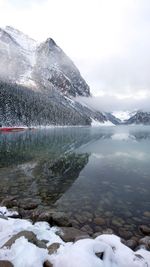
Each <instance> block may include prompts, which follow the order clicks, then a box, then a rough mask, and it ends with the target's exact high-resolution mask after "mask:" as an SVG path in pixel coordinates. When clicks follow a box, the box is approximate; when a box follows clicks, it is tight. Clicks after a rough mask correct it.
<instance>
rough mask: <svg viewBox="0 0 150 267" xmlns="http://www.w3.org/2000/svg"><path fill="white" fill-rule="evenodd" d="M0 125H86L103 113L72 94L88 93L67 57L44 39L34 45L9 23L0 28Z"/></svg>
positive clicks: (101, 119)
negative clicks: (84, 103)
mask: <svg viewBox="0 0 150 267" xmlns="http://www.w3.org/2000/svg"><path fill="white" fill-rule="evenodd" d="M0 58H1V60H0V122H1V124H2V125H8V126H13V125H27V126H31V125H35V126H36V125H91V123H92V121H93V120H94V121H98V122H100V123H102V124H103V123H104V122H107V121H109V118H108V116H107V114H105V113H102V112H100V111H96V110H93V109H91V108H90V107H88V106H85V105H82V104H80V103H78V102H77V101H76V100H75V99H72V97H76V96H81V97H82V96H84V97H85V96H86V97H91V94H90V88H89V86H88V84H87V83H86V82H85V80H84V79H83V78H82V76H81V74H80V72H79V70H78V69H77V67H76V66H75V64H74V63H73V62H72V61H71V59H70V58H69V57H68V56H67V55H66V54H65V53H64V52H63V51H62V49H61V48H60V47H59V46H57V44H56V43H55V41H54V40H53V39H51V38H48V39H47V40H46V41H45V42H43V43H41V44H39V43H37V42H36V41H35V40H33V39H32V38H30V37H28V36H27V35H25V34H23V33H22V32H20V31H19V30H16V29H14V28H12V27H10V26H7V27H6V28H5V29H2V28H1V29H0Z"/></svg>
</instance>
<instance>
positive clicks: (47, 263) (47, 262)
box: [43, 261, 53, 267]
mask: <svg viewBox="0 0 150 267" xmlns="http://www.w3.org/2000/svg"><path fill="white" fill-rule="evenodd" d="M43 267H53V264H52V263H51V262H49V261H45V262H44V264H43Z"/></svg>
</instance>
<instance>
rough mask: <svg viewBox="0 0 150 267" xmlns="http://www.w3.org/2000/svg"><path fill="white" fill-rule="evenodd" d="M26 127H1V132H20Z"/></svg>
mask: <svg viewBox="0 0 150 267" xmlns="http://www.w3.org/2000/svg"><path fill="white" fill-rule="evenodd" d="M25 129H26V128H23V127H0V132H18V131H23V130H25Z"/></svg>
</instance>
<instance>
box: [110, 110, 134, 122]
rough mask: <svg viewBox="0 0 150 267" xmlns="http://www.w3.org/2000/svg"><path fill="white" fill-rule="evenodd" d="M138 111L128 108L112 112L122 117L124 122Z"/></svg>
mask: <svg viewBox="0 0 150 267" xmlns="http://www.w3.org/2000/svg"><path fill="white" fill-rule="evenodd" d="M135 113H136V111H133V112H131V111H129V110H126V111H114V112H112V115H113V116H115V117H116V118H117V119H120V120H121V122H124V121H126V120H128V119H130V118H131V117H132V116H134V115H135Z"/></svg>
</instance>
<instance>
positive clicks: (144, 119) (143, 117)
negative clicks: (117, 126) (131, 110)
mask: <svg viewBox="0 0 150 267" xmlns="http://www.w3.org/2000/svg"><path fill="white" fill-rule="evenodd" d="M126 124H144V125H150V112H144V111H137V112H136V113H135V114H134V115H133V116H132V117H130V118H129V119H128V120H127V121H126Z"/></svg>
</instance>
